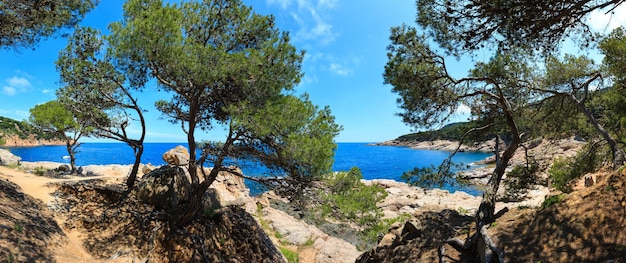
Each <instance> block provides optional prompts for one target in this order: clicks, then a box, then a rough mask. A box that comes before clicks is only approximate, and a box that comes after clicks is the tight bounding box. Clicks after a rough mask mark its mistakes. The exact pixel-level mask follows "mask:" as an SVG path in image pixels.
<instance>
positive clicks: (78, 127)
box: [30, 100, 91, 173]
mask: <svg viewBox="0 0 626 263" xmlns="http://www.w3.org/2000/svg"><path fill="white" fill-rule="evenodd" d="M30 122H31V123H32V124H33V125H35V126H36V127H38V128H39V129H41V130H43V131H45V132H48V133H51V134H55V135H56V136H58V137H62V138H63V141H64V142H65V147H66V148H67V153H68V154H69V156H70V167H71V173H76V171H77V168H76V148H78V146H80V143H79V141H78V140H79V139H80V138H81V137H83V135H86V134H88V133H89V131H90V129H91V128H90V126H89V124H88V123H85V122H81V120H80V119H78V118H76V117H75V116H74V115H73V114H72V113H71V112H70V111H68V110H67V109H66V108H65V106H63V105H62V104H61V103H60V102H58V101H56V100H52V101H48V102H46V103H44V104H39V105H36V106H35V107H33V108H32V109H30Z"/></svg>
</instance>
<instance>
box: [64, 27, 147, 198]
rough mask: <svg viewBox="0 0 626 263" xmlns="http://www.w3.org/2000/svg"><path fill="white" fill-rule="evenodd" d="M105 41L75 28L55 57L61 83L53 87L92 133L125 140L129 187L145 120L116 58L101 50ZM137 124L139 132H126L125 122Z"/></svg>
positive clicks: (91, 31) (89, 30)
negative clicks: (130, 165) (130, 159)
mask: <svg viewBox="0 0 626 263" xmlns="http://www.w3.org/2000/svg"><path fill="white" fill-rule="evenodd" d="M105 45H106V43H105V41H104V39H103V38H102V37H101V36H100V32H99V31H98V30H95V29H92V28H78V29H77V30H76V31H75V32H74V33H73V34H72V35H71V37H70V39H69V43H68V45H67V47H66V48H65V49H63V50H62V51H61V52H60V53H59V59H58V60H57V61H56V65H57V70H58V71H59V73H60V75H61V83H62V84H63V86H62V87H61V88H60V89H59V90H57V97H58V100H59V101H60V102H61V103H63V104H64V105H66V108H68V109H69V110H70V111H71V112H72V114H73V115H74V116H75V117H76V118H78V119H80V120H81V121H82V122H85V123H89V124H90V125H91V126H92V127H93V128H94V129H93V130H92V131H91V135H92V136H96V137H100V138H108V139H113V140H117V141H120V142H124V143H126V144H128V145H129V146H130V147H131V148H132V149H133V152H134V154H135V162H134V165H133V168H132V170H131V173H130V175H129V177H128V180H127V186H128V189H129V190H130V189H132V187H133V185H134V182H135V178H136V176H137V172H138V170H139V165H140V164H141V155H142V153H143V141H144V138H145V135H146V123H145V119H144V116H143V110H142V109H141V107H140V106H139V104H138V102H137V98H136V97H135V95H134V94H133V91H140V90H141V89H142V88H143V87H133V86H130V85H129V84H128V82H127V81H126V76H125V75H124V73H123V72H121V71H120V70H119V69H118V67H117V65H118V63H117V61H116V60H115V59H114V58H112V57H111V56H110V55H109V52H107V51H106V50H105ZM132 124H135V125H139V126H140V127H139V128H140V132H139V135H134V137H133V135H132V134H129V126H131V125H132Z"/></svg>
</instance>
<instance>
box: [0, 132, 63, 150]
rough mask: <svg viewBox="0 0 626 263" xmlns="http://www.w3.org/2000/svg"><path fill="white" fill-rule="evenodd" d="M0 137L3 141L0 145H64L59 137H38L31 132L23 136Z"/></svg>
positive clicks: (8, 135) (9, 135)
mask: <svg viewBox="0 0 626 263" xmlns="http://www.w3.org/2000/svg"><path fill="white" fill-rule="evenodd" d="M0 139H2V140H3V141H4V144H2V145H0V146H2V147H35V146H46V145H65V141H63V140H60V139H39V138H37V136H36V135H34V134H31V135H29V136H27V137H25V138H22V137H20V136H19V135H16V134H5V135H0Z"/></svg>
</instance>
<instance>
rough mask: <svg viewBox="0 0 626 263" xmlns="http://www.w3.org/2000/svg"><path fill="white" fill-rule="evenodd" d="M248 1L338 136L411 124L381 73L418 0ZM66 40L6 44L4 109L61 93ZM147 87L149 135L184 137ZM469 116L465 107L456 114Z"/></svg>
mask: <svg viewBox="0 0 626 263" xmlns="http://www.w3.org/2000/svg"><path fill="white" fill-rule="evenodd" d="M244 2H245V3H246V4H248V5H251V6H252V7H253V10H254V11H255V12H256V13H260V14H272V15H274V16H275V17H276V23H277V26H278V27H279V28H280V29H281V30H283V31H289V33H290V35H291V37H292V44H293V45H295V46H296V47H297V48H298V49H303V50H305V51H306V56H305V59H304V62H303V72H304V78H303V79H302V82H301V83H300V85H299V86H298V87H297V90H298V91H299V92H306V93H308V94H309V95H310V99H311V100H312V101H313V103H315V104H316V105H319V106H325V105H328V106H330V108H331V110H332V112H333V114H334V115H335V117H336V122H337V123H339V124H341V125H342V126H343V127H344V129H343V131H342V132H341V134H340V135H339V136H338V137H337V138H336V140H337V141H338V142H379V141H385V140H390V139H394V138H396V137H398V136H400V135H403V134H406V133H409V132H411V131H412V129H411V127H409V126H407V125H405V124H404V123H402V121H401V119H400V118H399V117H397V116H396V115H395V113H396V112H398V111H399V109H398V107H397V104H396V99H397V95H396V94H393V93H392V92H391V87H390V86H388V85H383V78H382V73H383V69H384V65H385V63H386V61H387V57H386V46H387V45H388V44H389V41H388V36H389V29H390V28H391V27H392V26H398V25H401V24H402V23H406V24H409V25H415V22H414V21H415V15H416V7H415V0H385V1H381V0H366V1H356V0H347V1H344V0H308V1H307V0H244ZM122 5H123V1H122V0H102V1H101V3H100V4H99V5H98V7H97V8H96V9H95V10H93V11H92V12H91V13H89V14H87V16H86V18H85V19H84V20H83V21H82V23H81V24H82V25H85V26H91V27H96V28H99V29H101V30H106V26H107V25H108V24H109V23H110V22H113V21H118V20H120V19H121V16H122ZM622 10H623V9H622ZM622 14H624V13H623V12H622ZM625 17H626V16H620V15H616V16H614V17H613V20H611V21H610V23H611V26H610V27H614V26H613V25H615V24H622V25H623V24H624V21H623V20H622V21H620V20H619V19H624V18H625ZM590 21H591V22H593V23H597V24H598V27H604V26H606V25H607V24H608V23H609V21H608V20H607V19H606V18H605V17H604V16H601V15H600V14H598V15H596V16H592V17H591V18H590ZM66 44H67V40H66V39H64V38H56V39H49V40H46V41H43V42H41V43H40V44H39V45H38V46H37V47H36V48H35V49H34V50H30V49H21V50H18V51H14V50H1V51H0V115H1V116H6V117H10V118H14V119H17V120H23V119H27V118H28V115H29V114H28V110H29V109H30V108H32V107H33V106H35V105H36V104H40V103H44V102H46V101H49V100H53V99H55V94H54V91H55V90H56V89H57V88H58V87H59V84H58V80H59V76H58V72H57V71H56V69H55V65H54V61H55V60H56V59H57V56H58V52H59V51H60V50H61V49H62V48H64V47H65V45H66ZM485 56H487V55H485ZM478 59H481V58H480V55H479V56H478ZM485 59H486V58H485ZM451 62H454V63H453V64H452V65H451V71H452V72H453V73H455V74H464V73H465V72H467V70H468V69H469V68H470V67H471V64H470V63H469V62H468V61H460V62H456V61H454V60H452V61H451ZM149 90H150V89H147V91H146V92H144V93H143V94H140V95H139V101H140V103H141V104H142V106H143V107H144V108H145V109H146V110H148V113H147V116H146V117H147V119H148V130H149V131H148V135H147V138H146V141H148V142H183V141H185V136H184V135H183V133H182V131H181V129H180V126H178V125H172V124H170V123H168V122H167V120H164V119H161V118H160V117H161V114H160V113H159V112H158V111H157V110H156V109H155V108H154V101H155V100H157V99H167V96H166V95H164V94H158V93H155V92H149ZM465 118H466V115H463V113H462V112H461V113H459V115H458V118H457V119H458V120H463V119H465ZM198 137H200V138H202V139H209V140H222V138H223V131H222V130H221V129H220V128H219V127H217V128H216V129H215V130H214V131H212V132H209V133H207V134H198Z"/></svg>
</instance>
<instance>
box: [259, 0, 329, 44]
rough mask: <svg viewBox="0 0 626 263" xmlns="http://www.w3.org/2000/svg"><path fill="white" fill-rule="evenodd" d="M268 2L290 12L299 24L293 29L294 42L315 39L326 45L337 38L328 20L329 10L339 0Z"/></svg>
mask: <svg viewBox="0 0 626 263" xmlns="http://www.w3.org/2000/svg"><path fill="white" fill-rule="evenodd" d="M266 3H267V4H268V5H278V6H280V7H281V8H282V9H283V10H285V11H287V12H289V15H290V16H291V18H292V19H293V20H294V22H295V23H294V24H295V25H297V28H296V29H295V30H293V32H295V33H294V38H293V40H294V42H297V41H314V42H316V43H318V44H320V45H322V46H324V45H328V44H329V43H331V42H333V41H334V40H335V37H336V35H337V34H336V33H335V32H333V25H332V24H330V23H329V22H328V16H327V11H328V10H330V9H333V8H335V5H336V3H337V0H319V1H317V3H315V2H314V1H310V0H297V1H296V0H266ZM293 3H297V5H296V4H293ZM292 4H293V5H292Z"/></svg>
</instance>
